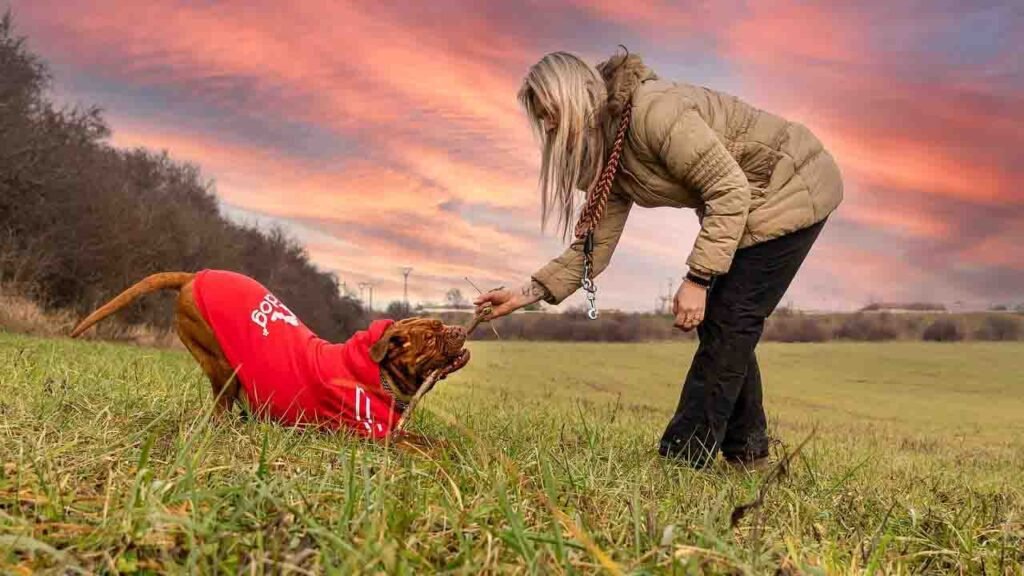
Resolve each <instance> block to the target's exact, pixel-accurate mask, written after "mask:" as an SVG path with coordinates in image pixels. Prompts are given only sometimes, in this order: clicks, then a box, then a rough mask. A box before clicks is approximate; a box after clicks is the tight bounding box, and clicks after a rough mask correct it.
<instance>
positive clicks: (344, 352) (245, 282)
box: [193, 270, 401, 438]
mask: <svg viewBox="0 0 1024 576" xmlns="http://www.w3.org/2000/svg"><path fill="white" fill-rule="evenodd" d="M193 291H194V294H195V300H196V305H197V306H198V307H199V311H200V313H201V314H202V315H203V318H204V319H206V322H207V324H209V325H210V328H211V329H213V333H214V336H215V337H216V338H217V342H219V343H220V347H221V350H223V351H224V355H225V356H226V357H227V361H228V363H229V364H230V365H231V368H232V369H234V370H236V374H237V375H236V378H237V379H238V381H239V382H240V384H241V386H242V389H243V390H245V396H246V399H247V401H248V404H249V409H250V410H252V411H253V412H254V413H256V414H260V415H264V416H269V417H270V418H272V419H274V420H276V421H279V422H281V423H283V424H286V425H317V426H324V427H326V428H328V429H337V428H339V427H341V426H346V427H349V428H352V429H353V430H355V431H357V432H358V433H360V434H363V435H366V436H371V437H374V438H378V437H383V436H386V435H387V434H388V433H390V432H391V430H392V429H393V427H394V426H395V425H396V424H398V419H399V416H400V415H401V412H400V410H399V407H398V406H396V405H395V400H394V399H393V398H392V396H391V395H390V394H389V393H388V392H387V391H386V390H384V389H383V388H382V387H381V384H380V367H379V366H378V365H377V363H376V362H374V361H373V360H371V359H370V347H371V346H372V345H373V344H374V342H376V341H377V340H379V339H380V337H381V335H382V334H383V333H384V331H385V330H386V329H387V328H388V327H389V326H390V325H391V324H392V323H393V321H392V320H377V321H375V322H373V323H372V324H371V325H370V327H369V329H368V330H364V331H360V332H357V333H356V334H355V335H353V336H352V337H351V338H349V340H348V341H347V342H345V343H344V344H332V343H330V342H328V341H326V340H324V339H322V338H319V337H317V335H316V334H314V333H313V332H312V331H311V330H310V329H309V328H307V327H306V325H305V324H303V323H302V322H300V321H299V319H298V318H296V316H295V314H292V312H291V310H289V309H288V308H287V307H286V306H285V305H284V303H282V302H281V301H280V300H279V299H278V298H277V297H275V296H274V295H273V294H271V293H270V291H269V290H267V289H266V288H265V287H264V286H263V285H261V284H260V283H259V282H257V281H255V280H253V279H252V278H249V277H247V276H243V275H241V274H238V273H235V272H228V271H223V270H203V271H201V272H199V273H198V274H196V277H195V282H194V284H193Z"/></svg>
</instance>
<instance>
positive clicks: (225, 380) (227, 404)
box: [176, 282, 239, 418]
mask: <svg viewBox="0 0 1024 576" xmlns="http://www.w3.org/2000/svg"><path fill="white" fill-rule="evenodd" d="M176 320H177V322H176V324H177V330H178V337H179V338H180V339H181V342H182V343H183V344H184V345H185V347H186V348H188V351H189V352H190V353H191V354H192V357H193V358H195V359H196V362H198V363H199V366H200V367H201V368H202V370H203V372H204V373H205V374H206V377H207V378H208V379H209V380H210V386H211V387H212V389H213V397H214V398H215V400H216V403H215V405H214V411H213V414H214V417H217V418H221V417H223V416H225V415H226V414H228V413H230V412H231V408H232V407H233V406H234V403H235V400H236V399H237V398H238V393H239V385H238V378H237V377H236V376H235V374H234V371H233V370H232V369H231V366H230V365H229V364H228V361H227V359H226V358H225V357H224V352H223V351H221V349H220V344H219V343H218V342H217V338H216V337H215V336H214V335H213V330H211V329H210V327H209V325H208V324H207V323H206V321H205V320H204V319H203V316H202V314H200V312H199V308H198V307H197V306H196V304H195V298H194V296H193V292H192V283H191V282H190V283H188V284H186V285H185V286H183V287H182V289H181V293H180V294H179V295H178V309H177V317H176Z"/></svg>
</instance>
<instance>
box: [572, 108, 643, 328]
mask: <svg viewBox="0 0 1024 576" xmlns="http://www.w3.org/2000/svg"><path fill="white" fill-rule="evenodd" d="M632 110H633V102H632V100H630V101H628V102H626V105H625V106H623V107H622V115H621V116H620V118H619V129H618V131H617V132H616V133H615V140H614V142H612V149H611V152H610V153H609V154H608V161H607V162H605V165H604V169H603V170H601V177H600V178H599V179H598V181H597V185H596V186H594V189H593V190H592V191H591V193H590V195H589V196H587V202H586V204H584V205H583V210H581V211H580V218H579V221H577V222H576V238H577V239H581V238H582V239H583V278H582V279H581V280H580V285H581V286H582V287H583V290H584V291H585V292H586V293H587V317H588V318H590V319H591V320H597V315H598V312H597V285H596V284H595V283H594V280H593V278H592V277H591V275H592V274H593V272H594V230H595V229H596V228H597V225H598V224H600V222H601V218H603V217H604V211H605V208H606V207H607V206H608V196H609V195H610V194H611V190H612V182H613V181H614V180H615V175H616V174H618V172H619V164H620V161H621V160H622V146H623V143H624V142H625V140H626V131H627V130H628V129H629V120H630V117H631V116H632V114H631V111H632Z"/></svg>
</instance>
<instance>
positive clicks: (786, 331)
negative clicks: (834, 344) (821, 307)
mask: <svg viewBox="0 0 1024 576" xmlns="http://www.w3.org/2000/svg"><path fill="white" fill-rule="evenodd" d="M831 339H832V333H831V331H830V330H829V329H828V328H827V327H826V326H825V320H824V319H822V318H817V317H813V316H806V315H803V314H797V313H792V312H789V313H785V314H777V315H773V316H772V317H770V318H768V322H767V324H766V325H765V331H764V337H763V340H766V341H773V342H827V341H829V340H831Z"/></svg>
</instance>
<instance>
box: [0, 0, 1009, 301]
mask: <svg viewBox="0 0 1024 576" xmlns="http://www.w3.org/2000/svg"><path fill="white" fill-rule="evenodd" d="M3 4H4V2H3V1H2V0H0V8H2V7H3ZM7 4H8V6H9V7H10V8H11V9H12V12H13V16H14V19H15V25H16V27H17V30H18V32H19V33H20V34H23V35H25V36H27V37H28V42H29V46H30V48H31V49H32V50H33V51H35V52H36V53H37V54H39V55H41V56H42V57H43V58H44V59H45V60H46V61H47V62H48V64H49V65H50V67H51V70H52V71H53V73H54V76H55V85H54V97H55V98H56V99H57V100H58V101H59V102H61V103H65V104H70V105H76V104H80V105H98V106H100V107H102V108H103V109H104V110H105V117H106V119H107V120H108V122H109V124H110V126H111V128H112V130H113V135H112V137H111V139H110V143H111V144H112V145H115V146H118V147H136V146H144V147H146V148H149V149H153V150H167V151H168V153H169V154H170V155H171V156H172V157H173V158H176V159H178V160H182V161H188V162H192V163H194V164H196V165H198V166H199V167H200V168H201V169H202V171H203V174H204V176H205V177H207V178H209V179H211V180H213V181H214V183H215V190H216V193H217V195H218V197H219V199H220V201H221V204H222V207H223V210H224V212H225V214H226V215H228V216H229V217H231V218H234V219H237V220H239V221H242V222H248V223H252V224H257V225H266V224H272V223H279V224H281V225H283V226H284V227H285V228H286V229H287V230H289V231H290V232H291V233H292V234H293V235H294V236H295V237H296V238H298V239H299V240H301V241H302V242H303V243H304V244H305V245H306V246H307V248H308V251H309V254H310V257H311V259H312V260H313V262H314V263H315V264H317V265H318V266H319V267H320V268H322V269H324V270H330V271H333V272H334V273H336V274H337V275H338V277H339V278H340V280H341V281H343V282H345V284H346V285H347V286H349V287H350V288H352V289H356V287H357V286H358V284H360V283H363V282H373V283H375V288H374V304H375V305H376V306H377V307H381V306H383V305H385V304H386V303H387V302H388V301H390V300H394V299H398V298H401V294H402V275H401V272H400V268H401V267H402V266H411V267H412V268H413V271H412V273H411V275H410V277H409V299H410V300H411V301H413V302H417V301H435V302H436V301H441V300H443V298H444V294H445V292H446V291H447V290H448V289H449V288H459V289H460V290H461V291H462V292H463V293H464V294H466V295H467V296H471V295H472V294H474V290H473V289H472V288H471V287H470V286H469V284H468V283H467V282H466V280H465V278H466V277H469V278H470V279H471V280H472V281H473V282H474V283H475V284H477V285H478V286H481V287H494V286H499V285H505V286H518V285H519V284H520V283H521V282H523V281H524V280H526V279H527V278H528V277H529V275H530V274H531V273H532V272H534V271H535V270H536V269H538V268H540V267H541V266H542V265H543V264H544V263H546V262H547V261H548V260H549V259H551V258H553V257H555V256H557V255H558V254H559V253H560V252H561V250H562V249H563V245H562V243H561V241H560V238H559V236H558V235H557V233H556V231H555V230H554V229H553V228H550V229H548V230H547V231H542V230H541V226H540V196H539V193H538V190H537V174H538V169H539V165H540V152H539V148H538V144H537V142H536V140H535V139H534V137H533V135H532V134H531V132H530V130H529V126H528V124H527V122H526V119H525V116H524V114H523V113H522V111H521V110H520V109H519V107H518V104H517V102H516V98H515V95H516V91H517V90H518V88H519V84H520V82H521V81H522V78H523V76H524V75H525V74H526V72H527V69H528V68H529V66H530V65H531V64H532V63H534V62H535V61H536V60H538V59H539V58H540V57H542V56H543V55H544V54H546V53H548V52H552V51H556V50H565V51H570V52H574V53H576V54H578V55H580V56H581V57H583V58H585V59H587V60H588V61H590V62H592V63H597V62H599V61H600V60H603V59H604V58H606V57H607V56H608V55H610V54H611V53H613V52H614V51H615V50H616V47H617V45H619V44H623V45H625V46H626V47H627V48H628V49H629V50H630V51H631V52H633V53H638V54H640V55H641V56H642V57H643V58H644V60H645V61H646V62H647V63H648V65H649V66H651V67H652V68H653V69H654V70H655V71H656V72H657V73H658V74H659V75H660V76H661V77H662V78H666V79H669V80H676V81H680V82H687V83H691V84H698V85H702V86H707V87H709V88H713V89H716V90H721V91H725V92H727V93H730V94H733V95H736V96H738V97H740V98H742V99H744V100H746V101H747V102H749V103H751V104H753V105H755V106H757V107H759V108H763V109H766V110H768V111H771V112H774V113H777V114H781V115H782V116H784V117H787V118H789V119H792V120H796V121H799V122H802V123H803V124H805V125H807V126H808V127H809V128H810V129H811V130H812V131H814V133H815V134H816V135H818V137H819V138H820V139H821V140H822V141H823V142H824V143H825V145H826V147H827V148H828V149H829V151H830V152H832V153H833V155H834V156H835V157H836V159H837V160H838V162H839V165H840V169H841V171H842V173H843V177H844V184H845V199H844V201H843V203H842V205H841V206H840V208H839V210H838V211H837V212H836V213H835V214H834V215H833V216H832V217H831V218H830V220H829V224H828V225H827V226H826V228H825V231H824V232H823V233H822V236H821V237H820V239H819V241H818V243H817V245H816V246H815V248H814V249H813V250H812V252H811V254H810V256H809V257H808V259H807V261H806V262H805V264H804V267H803V269H802V270H801V271H800V273H799V274H798V276H797V278H796V280H795V281H794V283H793V284H792V286H791V287H790V290H789V292H788V294H787V296H786V298H785V301H784V303H786V304H791V305H795V306H798V307H801V308H805V309H816V310H821V309H836V310H847V309H854V308H858V307H860V306H863V305H865V304H867V303H869V302H873V301H910V300H914V301H918V300H927V301H937V302H943V303H946V304H947V305H950V306H952V307H957V306H966V307H979V306H987V305H989V304H998V303H1007V304H1017V303H1021V302H1024V248H1022V246H1024V186H1022V183H1024V57H1022V54H1024V40H1022V39H1024V3H1021V2H1020V1H1019V0H1014V1H1007V2H988V1H984V0H982V1H975V2H970V3H966V2H961V1H950V0H930V1H909V2H891V1H885V0H881V1H879V0H868V1H850V2H798V1H788V0H765V1H748V2H735V1H728V0H727V1H720V2H688V1H668V0H651V1H647V2H644V1H640V0H635V1H628V2H627V1H600V0H552V1H528V2H511V1H509V2H491V3H484V2H468V1H466V2H460V1H454V0H432V1H430V2H416V3H412V2H385V1H379V2H344V1H338V0H303V1H302V2H294V3H288V2H280V1H279V0H244V1H243V0H237V1H222V2H217V1H213V0H178V1H172V0H146V1H142V0H9V1H8V2H7ZM697 230H698V223H697V219H696V216H695V214H694V213H693V212H692V211H689V210H679V209H673V208H659V209H643V208H636V209H634V210H633V211H632V213H631V215H630V218H629V222H628V224H627V226H626V230H625V232H624V234H623V237H622V240H621V242H620V244H619V248H618V250H617V251H616V254H615V256H614V258H613V259H612V263H611V266H610V267H609V268H608V270H607V271H606V272H605V273H604V274H602V275H601V276H600V277H599V278H598V282H597V284H598V304H599V306H601V307H602V308H619V309H624V310H649V309H651V308H653V307H654V306H655V305H656V303H657V299H658V297H659V296H661V295H664V294H666V292H667V291H668V287H669V285H670V284H672V285H674V286H678V282H679V278H680V277H681V276H682V275H683V274H684V273H685V271H686V266H685V260H686V257H687V255H688V254H689V252H690V249H691V247H692V244H693V240H694V238H695V236H696V233H697ZM582 302H583V300H582V297H581V294H580V293H577V294H576V295H575V296H573V297H572V298H570V299H569V300H567V301H566V303H565V304H564V306H575V305H579V304H581V303H582ZM957 303H959V304H957Z"/></svg>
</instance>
